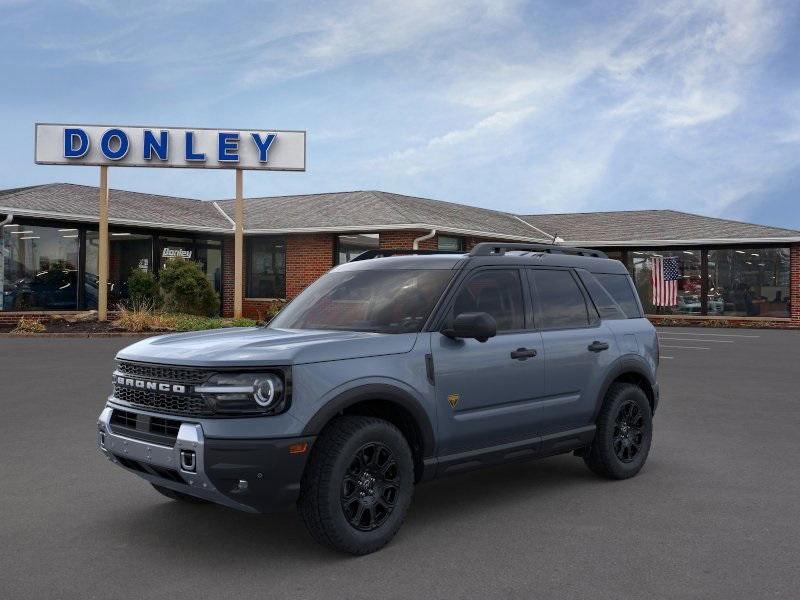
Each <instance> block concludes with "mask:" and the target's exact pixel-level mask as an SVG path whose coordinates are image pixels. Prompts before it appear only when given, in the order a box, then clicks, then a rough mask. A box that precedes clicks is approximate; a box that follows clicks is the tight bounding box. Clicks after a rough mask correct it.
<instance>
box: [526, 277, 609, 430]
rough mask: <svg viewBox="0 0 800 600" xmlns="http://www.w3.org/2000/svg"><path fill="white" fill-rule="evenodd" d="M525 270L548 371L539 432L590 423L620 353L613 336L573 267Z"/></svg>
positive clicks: (565, 428) (568, 428)
mask: <svg viewBox="0 0 800 600" xmlns="http://www.w3.org/2000/svg"><path fill="white" fill-rule="evenodd" d="M526 271H527V276H528V282H529V285H530V289H531V293H532V296H533V299H534V301H533V305H534V307H535V310H536V318H537V322H538V324H539V328H540V330H541V333H542V343H543V345H544V359H545V360H544V363H545V369H546V373H547V377H546V386H545V394H546V395H547V402H546V403H543V407H542V410H541V412H540V419H541V433H542V434H543V435H545V436H546V435H548V434H554V433H558V432H563V431H568V430H572V429H577V428H580V427H584V426H586V425H590V424H591V423H592V419H593V417H594V411H595V407H596V402H597V396H598V394H599V392H600V386H601V385H602V380H603V375H604V373H606V372H607V370H608V367H609V366H610V365H611V363H612V362H613V361H614V359H615V358H616V356H617V355H618V350H617V342H616V339H615V337H614V335H613V332H612V331H611V330H610V328H609V327H608V326H607V325H605V324H604V323H603V322H602V320H601V319H600V317H599V315H598V313H597V310H596V309H595V307H594V305H593V304H592V302H591V300H590V299H589V297H588V295H587V294H586V292H585V290H584V288H583V287H582V285H581V284H580V283H579V281H578V278H577V276H576V275H575V274H574V273H573V272H572V270H570V269H556V268H552V269H550V268H529V269H526Z"/></svg>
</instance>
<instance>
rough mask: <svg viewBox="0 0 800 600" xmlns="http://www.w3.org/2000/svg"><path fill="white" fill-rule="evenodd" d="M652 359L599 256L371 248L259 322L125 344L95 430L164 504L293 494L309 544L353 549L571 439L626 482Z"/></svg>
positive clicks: (648, 333) (640, 461)
mask: <svg viewBox="0 0 800 600" xmlns="http://www.w3.org/2000/svg"><path fill="white" fill-rule="evenodd" d="M657 366H658V342H657V339H656V333H655V330H654V328H653V326H652V325H651V324H650V322H649V321H648V320H647V319H645V318H644V315H643V313H642V307H641V304H640V302H639V299H638V297H637V295H636V290H635V288H634V286H633V283H632V281H631V279H630V276H629V274H628V272H627V271H626V269H625V267H624V266H623V265H622V264H621V263H620V262H619V261H616V260H611V259H608V258H607V257H606V255H605V254H603V253H602V252H597V251H594V250H584V249H581V248H566V247H561V246H549V245H530V244H500V243H482V244H478V245H477V246H476V247H475V248H474V249H473V250H472V251H471V252H469V253H468V254H466V253H440V252H427V253H426V252H420V251H412V252H409V251H400V250H396V251H393V250H373V251H368V252H367V253H365V254H362V255H360V256H359V257H357V258H356V259H354V260H353V261H351V262H349V263H347V264H344V265H341V266H338V267H336V268H334V269H333V270H331V271H330V272H329V273H327V274H326V275H324V276H323V277H321V278H320V279H319V280H317V281H316V282H315V283H314V284H312V285H311V286H309V287H308V288H307V289H306V290H305V291H303V293H301V294H300V295H299V296H298V297H297V298H295V299H294V300H293V301H292V302H291V303H290V304H289V305H287V306H286V308H284V310H283V311H282V312H281V313H280V314H279V315H278V316H277V317H275V318H274V319H273V320H272V322H270V323H269V324H268V325H267V326H265V327H253V328H246V329H226V330H217V331H211V332H197V333H185V334H175V335H166V336H159V337H153V338H150V339H146V340H143V341H140V342H138V343H136V344H133V345H132V346H129V347H127V348H125V349H124V350H122V351H121V352H120V353H119V354H118V355H117V366H116V370H115V371H114V374H113V392H112V394H111V396H110V397H109V398H108V402H107V403H106V406H105V408H104V409H103V411H102V413H101V415H100V418H99V422H98V434H97V440H98V444H99V446H100V449H101V451H102V452H103V453H104V454H105V455H106V456H107V457H108V458H109V459H110V460H111V462H113V463H115V464H117V465H119V466H120V467H122V468H124V469H127V470H129V471H132V472H133V473H136V474H137V475H139V476H140V477H142V478H143V479H145V480H147V481H148V482H150V483H151V484H152V485H153V487H154V488H155V489H156V490H158V491H159V492H160V493H162V494H164V495H165V496H168V497H169V498H172V499H176V500H182V501H187V502H206V501H210V502H215V503H218V504H223V505H226V506H229V507H232V508H236V509H239V510H243V511H249V512H253V513H261V512H267V511H273V510H278V509H283V508H287V507H291V506H293V505H297V507H298V509H299V512H300V515H301V517H302V519H303V521H304V522H305V524H306V525H307V527H308V529H309V531H310V532H311V535H312V536H313V537H314V538H315V539H317V540H318V541H319V542H321V543H323V544H326V545H328V546H331V547H333V548H335V549H337V550H340V551H343V552H348V553H352V554H366V553H368V552H373V551H375V550H377V549H379V548H381V547H382V546H384V545H385V544H386V543H388V542H389V541H390V540H391V539H392V537H393V536H394V535H395V533H396V532H397V530H398V529H399V528H400V525H401V524H402V522H403V519H404V518H405V516H406V512H407V510H408V507H409V504H410V502H411V496H412V494H413V492H414V486H415V484H416V483H418V482H421V481H425V480H429V479H432V478H435V477H441V476H444V475H449V474H453V473H461V472H463V471H465V470H468V469H472V468H475V467H480V466H484V465H491V464H497V463H503V462H507V461H513V460H519V459H527V458H534V457H543V456H551V455H555V454H562V453H566V452H573V453H574V454H575V455H576V456H579V457H582V458H583V460H584V461H585V462H586V465H587V466H588V467H589V468H590V469H591V470H592V471H594V472H595V473H597V474H598V475H601V476H603V477H607V478H611V479H625V478H628V477H632V476H633V475H635V474H636V473H638V472H639V470H640V469H641V468H642V466H643V465H644V462H645V460H646V459H647V454H648V451H649V449H650V442H651V439H652V418H653V413H654V412H655V410H656V407H657V405H658V384H657V382H656V369H657Z"/></svg>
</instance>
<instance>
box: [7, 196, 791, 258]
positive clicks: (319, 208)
mask: <svg viewBox="0 0 800 600" xmlns="http://www.w3.org/2000/svg"><path fill="white" fill-rule="evenodd" d="M109 193H110V202H109V221H110V222H111V223H112V224H116V225H128V226H137V225H138V226H144V227H153V228H158V229H180V230H190V231H206V232H216V233H230V232H231V231H232V229H233V221H232V219H233V217H234V201H233V200H221V201H219V202H208V201H203V200H194V199H191V198H179V197H175V196H159V195H156V194H144V193H140V192H128V191H125V190H111V191H110V192H109ZM97 196H98V189H97V188H96V187H93V186H85V185H75V184H70V183H53V184H47V185H35V186H29V187H20V188H14V189H8V190H0V212H11V213H14V214H16V215H19V216H31V217H44V218H51V219H62V220H74V221H84V222H93V221H94V222H96V221H97V219H98V217H97V214H98V207H97ZM245 219H246V222H245V232H247V233H301V232H315V231H331V232H342V233H345V232H353V233H355V232H363V233H366V232H375V231H385V230H392V229H399V230H429V229H437V230H438V231H440V232H442V233H445V234H447V233H450V234H454V235H466V236H470V235H471V236H475V237H484V238H487V237H488V238H492V237H494V238H498V239H504V240H519V241H527V242H536V241H539V242H541V241H550V240H552V239H553V238H554V237H555V236H558V237H560V238H562V239H563V240H564V241H565V242H567V243H571V244H575V245H585V246H647V245H678V244H681V243H690V244H697V243H747V242H769V241H775V242H784V243H785V242H787V241H791V242H797V241H800V231H795V230H791V229H782V228H779V227H766V226H763V225H754V224H751V223H742V222H739V221H731V220H728V219H717V218H713V217H704V216H701V215H694V214H689V213H684V212H678V211H674V210H635V211H619V212H594V213H567V214H542V215H522V216H516V215H513V214H511V213H506V212H502V211H496V210H489V209H486V208H477V207H474V206H466V205H464V204H455V203H453V202H444V201H441V200H430V199H428V198H417V197H414V196H404V195H402V194H392V193H389V192H380V191H355V192H335V193H329V194H309V195H300V196H277V197H265V198H247V199H245Z"/></svg>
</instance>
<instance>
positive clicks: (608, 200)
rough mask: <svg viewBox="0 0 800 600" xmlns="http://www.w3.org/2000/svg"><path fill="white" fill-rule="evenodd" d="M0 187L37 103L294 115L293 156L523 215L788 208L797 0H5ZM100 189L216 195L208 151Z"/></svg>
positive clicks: (794, 142) (798, 147)
mask: <svg viewBox="0 0 800 600" xmlns="http://www.w3.org/2000/svg"><path fill="white" fill-rule="evenodd" d="M0 90H2V93H0V128H2V129H1V130H0V131H1V132H2V133H1V134H2V143H0V189H5V188H11V187H19V186H24V185H33V184H38V183H52V182H62V181H65V182H73V183H82V184H88V185H97V180H98V169H96V168H87V167H83V168H77V167H73V166H61V167H58V166H41V165H35V164H34V162H33V124H34V122H37V121H40V122H68V123H100V124H116V125H155V126H187V127H212V128H238V129H248V128H253V129H262V130H263V129H303V130H306V131H307V132H308V170H307V171H306V172H305V173H276V172H246V173H245V178H244V186H245V195H246V196H271V195H286V194H304V193H316V192H332V191H346V190H360V189H378V190H384V191H390V192H397V193H402V194H409V195H416V196H423V197H428V198H436V199H440V200H448V201H452V202H460V203H464V204H470V205H474V206H482V207H486V208H493V209H496V210H504V211H511V212H516V213H523V214H535V213H553V212H588V211H598V210H629V209H654V208H669V209H674V210H684V211H688V212H694V213H699V214H704V215H710V216H720V217H724V218H732V219H738V220H746V221H750V222H754V223H762V224H767V225H776V226H782V227H790V228H796V229H800V3H798V2H795V1H792V0H789V1H774V2H773V1H768V0H729V1H715V0H703V1H698V2H686V1H671V0H663V1H652V2H633V1H630V2H628V1H624V0H619V1H617V0H615V1H614V2H608V1H605V0H604V1H597V2H583V1H577V0H575V1H572V0H550V1H542V2H522V1H516V0H498V1H482V0H438V1H435V2H434V1H425V0H394V1H389V2H373V1H370V0H360V1H359V2H348V1H345V2H333V1H332V2H327V1H325V2H279V1H275V2H271V1H270V2H256V1H247V0H240V1H238V2H204V1H200V0H197V1H194V2H188V1H182V0H159V1H155V2H150V1H148V0H138V1H132V2H122V1H116V2H115V1H111V0H82V1H69V0H61V1H58V2H33V1H25V0H0ZM109 179H110V185H111V186H112V187H115V188H121V189H128V190H135V191H143V192H151V193H159V194H168V195H177V196H187V197H194V198H203V199H220V198H229V197H231V196H232V195H233V192H234V175H233V173H228V172H225V171H218V170H206V171H202V170H188V169H187V170H183V169H124V168H117V169H111V170H110V174H109Z"/></svg>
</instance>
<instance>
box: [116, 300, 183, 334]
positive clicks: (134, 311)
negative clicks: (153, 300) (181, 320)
mask: <svg viewBox="0 0 800 600" xmlns="http://www.w3.org/2000/svg"><path fill="white" fill-rule="evenodd" d="M114 326H115V327H119V328H120V329H124V330H125V331H130V332H133V333H139V332H142V331H165V330H166V331H172V330H174V329H175V325H174V319H173V318H172V317H171V316H170V315H163V314H161V313H157V312H154V311H153V307H152V306H149V305H148V304H147V303H146V302H142V303H140V304H137V305H133V306H132V307H131V308H127V307H124V306H120V308H119V316H118V317H117V319H116V321H114Z"/></svg>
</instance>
